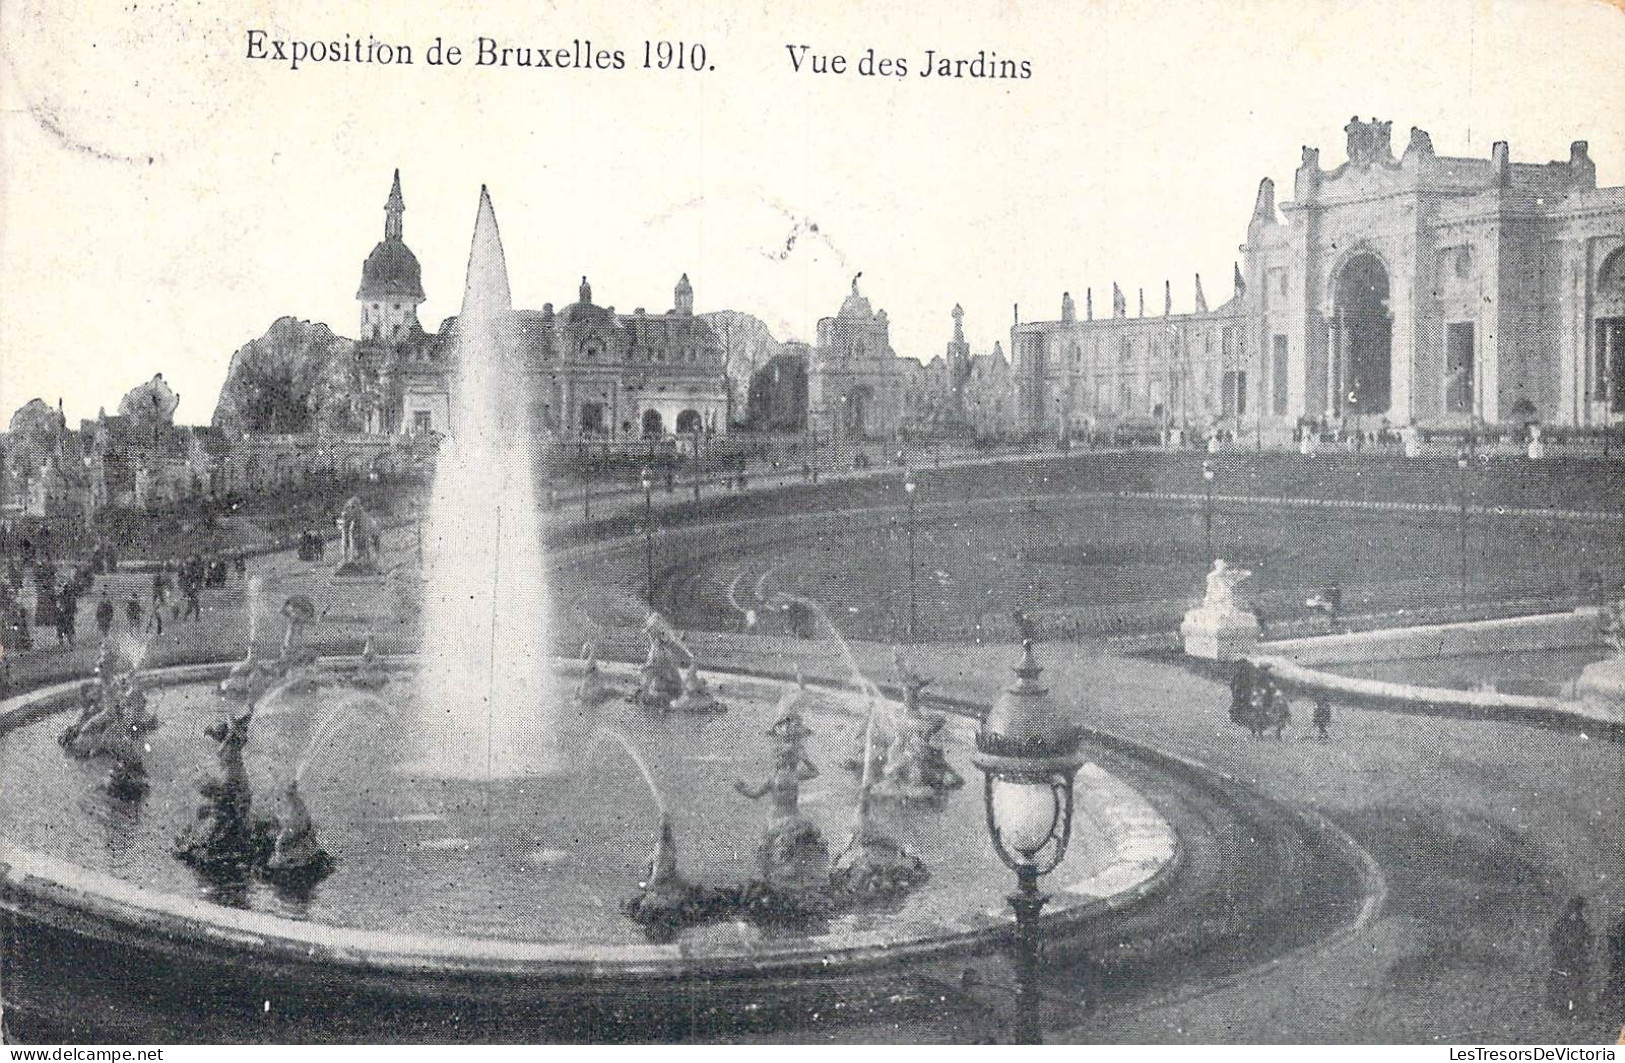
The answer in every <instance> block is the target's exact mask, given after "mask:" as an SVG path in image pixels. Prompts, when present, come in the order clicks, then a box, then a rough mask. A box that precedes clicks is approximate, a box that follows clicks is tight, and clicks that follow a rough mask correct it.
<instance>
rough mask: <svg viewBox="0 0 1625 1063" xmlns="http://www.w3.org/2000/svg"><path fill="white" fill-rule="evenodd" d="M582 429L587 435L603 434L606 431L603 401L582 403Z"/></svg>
mask: <svg viewBox="0 0 1625 1063" xmlns="http://www.w3.org/2000/svg"><path fill="white" fill-rule="evenodd" d="M581 431H582V433H583V434H585V435H602V434H603V433H604V404H603V403H601V402H583V403H582V404H581Z"/></svg>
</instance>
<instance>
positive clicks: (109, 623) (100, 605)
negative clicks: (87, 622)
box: [96, 591, 114, 639]
mask: <svg viewBox="0 0 1625 1063" xmlns="http://www.w3.org/2000/svg"><path fill="white" fill-rule="evenodd" d="M113 612H114V610H113V602H112V600H111V599H109V598H108V597H107V592H106V591H102V600H101V601H99V602H97V603H96V630H97V631H100V632H101V633H102V638H104V639H105V638H106V637H107V635H108V632H110V631H112V630H113Z"/></svg>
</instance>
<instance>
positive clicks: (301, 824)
mask: <svg viewBox="0 0 1625 1063" xmlns="http://www.w3.org/2000/svg"><path fill="white" fill-rule="evenodd" d="M282 803H283V806H284V808H285V809H286V811H285V812H284V813H283V814H282V815H281V816H280V817H278V819H277V822H276V840H275V841H274V842H273V843H272V846H271V855H270V856H269V857H268V858H267V859H266V861H265V875H266V877H267V878H269V879H271V880H272V881H273V882H277V883H279V884H281V885H288V886H299V885H308V884H312V883H314V882H315V881H317V880H320V879H322V878H325V877H326V876H327V874H328V873H329V872H330V871H332V869H333V861H332V858H331V857H329V856H328V855H327V853H326V852H325V851H324V850H323V849H322V847H321V845H319V844H318V843H317V841H316V827H315V825H314V824H313V823H312V822H311V819H310V810H309V809H308V808H306V807H305V802H304V799H303V798H302V797H300V796H299V780H298V779H297V778H294V779H289V780H288V785H287V787H286V788H285V789H284V790H283V792H282Z"/></svg>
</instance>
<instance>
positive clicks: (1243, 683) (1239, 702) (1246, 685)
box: [1230, 657, 1253, 726]
mask: <svg viewBox="0 0 1625 1063" xmlns="http://www.w3.org/2000/svg"><path fill="white" fill-rule="evenodd" d="M1252 705H1253V662H1251V661H1249V660H1248V659H1247V658H1245V657H1243V658H1242V659H1241V660H1240V661H1238V662H1237V663H1236V671H1235V673H1234V674H1233V675H1232V676H1231V677H1230V722H1232V723H1239V724H1241V725H1243V726H1246V724H1247V717H1248V713H1249V711H1250V710H1251V709H1252Z"/></svg>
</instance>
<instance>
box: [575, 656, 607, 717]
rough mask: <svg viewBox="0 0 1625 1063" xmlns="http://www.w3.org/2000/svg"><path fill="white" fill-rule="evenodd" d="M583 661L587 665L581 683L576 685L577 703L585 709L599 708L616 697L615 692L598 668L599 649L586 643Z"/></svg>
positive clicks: (584, 666)
mask: <svg viewBox="0 0 1625 1063" xmlns="http://www.w3.org/2000/svg"><path fill="white" fill-rule="evenodd" d="M581 659H582V661H583V662H585V663H584V664H583V665H582V668H581V681H580V682H578V683H577V684H576V691H575V695H576V702H577V703H578V704H580V705H582V706H583V707H585V708H589V709H592V708H597V707H598V706H599V705H602V704H603V703H604V702H606V701H608V700H609V699H610V698H612V697H614V692H613V691H611V690H610V687H609V683H608V681H607V680H605V679H604V673H603V672H602V671H601V670H600V669H599V667H598V648H597V647H596V646H594V645H593V644H592V643H590V642H588V643H586V644H585V645H583V646H582V647H581Z"/></svg>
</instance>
